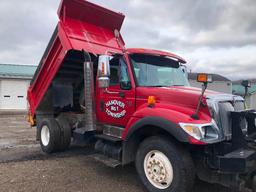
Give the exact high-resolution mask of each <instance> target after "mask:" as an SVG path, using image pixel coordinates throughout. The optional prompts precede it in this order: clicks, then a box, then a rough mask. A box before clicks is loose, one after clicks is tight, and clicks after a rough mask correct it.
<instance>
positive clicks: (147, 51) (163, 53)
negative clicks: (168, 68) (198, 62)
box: [126, 48, 186, 63]
mask: <svg viewBox="0 0 256 192" xmlns="http://www.w3.org/2000/svg"><path fill="white" fill-rule="evenodd" d="M126 52H127V53H129V54H134V53H140V54H150V55H160V56H166V57H172V58H174V59H177V60H178V61H179V62H181V63H186V60H185V59H183V58H182V57H180V56H178V55H175V54H174V53H171V52H167V51H160V50H154V49H144V48H129V49H126Z"/></svg>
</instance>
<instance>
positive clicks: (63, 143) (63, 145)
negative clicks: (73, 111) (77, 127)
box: [56, 116, 71, 151]
mask: <svg viewBox="0 0 256 192" xmlns="http://www.w3.org/2000/svg"><path fill="white" fill-rule="evenodd" d="M56 120H57V122H58V124H59V127H60V142H59V150H60V151H64V150H66V149H68V148H69V145H70V142H71V127H70V125H69V122H68V120H67V119H66V118H65V117H63V116H59V117H58V118H57V119H56Z"/></svg>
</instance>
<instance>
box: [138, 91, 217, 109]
mask: <svg viewBox="0 0 256 192" xmlns="http://www.w3.org/2000/svg"><path fill="white" fill-rule="evenodd" d="M201 92H202V90H201V89H199V88H195V87H183V86H172V87H138V88H137V89H136V95H137V98H140V99H147V98H148V96H155V97H156V100H157V102H160V103H162V102H168V103H169V102H170V103H172V104H175V105H180V106H186V107H191V108H196V106H197V104H198V99H199V96H200V94H201ZM220 94H221V93H218V92H214V91H209V90H206V92H205V95H204V97H207V96H214V95H220Z"/></svg>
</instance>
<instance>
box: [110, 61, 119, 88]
mask: <svg viewBox="0 0 256 192" xmlns="http://www.w3.org/2000/svg"><path fill="white" fill-rule="evenodd" d="M109 64H110V86H115V85H118V84H119V72H118V68H119V57H113V59H111V60H110V63H109Z"/></svg>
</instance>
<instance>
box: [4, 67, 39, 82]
mask: <svg viewBox="0 0 256 192" xmlns="http://www.w3.org/2000/svg"><path fill="white" fill-rule="evenodd" d="M36 68H37V66H36V65H18V64H0V78H29V79H31V78H32V77H33V75H34V73H35V70H36Z"/></svg>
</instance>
